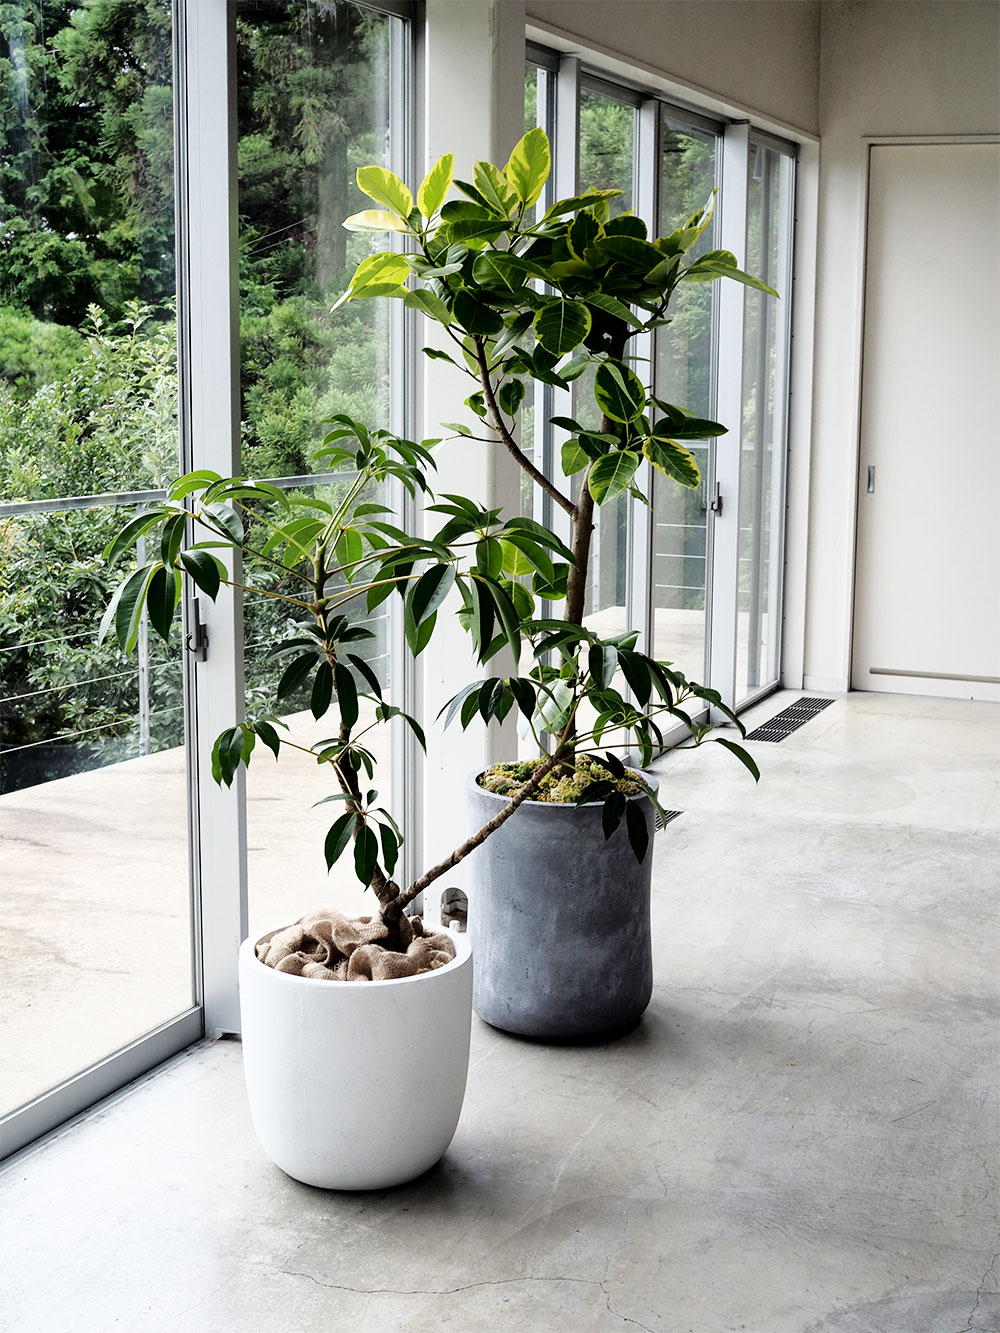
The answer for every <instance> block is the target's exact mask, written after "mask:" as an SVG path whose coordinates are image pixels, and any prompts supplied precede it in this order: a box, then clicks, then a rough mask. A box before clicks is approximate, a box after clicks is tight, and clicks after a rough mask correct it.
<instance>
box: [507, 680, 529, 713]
mask: <svg viewBox="0 0 1000 1333" xmlns="http://www.w3.org/2000/svg"><path fill="white" fill-rule="evenodd" d="M507 688H508V689H509V690H510V692H511V694H512V695H513V696H514V700H515V702H516V703H517V706H518V708H519V709H520V710H521V712H522V713H523V714H524V716H525V717H526V718H529V719H530V718H531V717H532V716H533V715H534V712H535V686H534V684H533V682H532V681H531V680H529V679H528V677H527V676H511V678H510V680H508V682H507Z"/></svg>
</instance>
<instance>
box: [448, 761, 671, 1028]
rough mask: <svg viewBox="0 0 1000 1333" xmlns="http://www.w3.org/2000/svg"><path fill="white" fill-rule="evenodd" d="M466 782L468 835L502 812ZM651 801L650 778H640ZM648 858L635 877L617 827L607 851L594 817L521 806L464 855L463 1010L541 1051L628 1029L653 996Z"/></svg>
mask: <svg viewBox="0 0 1000 1333" xmlns="http://www.w3.org/2000/svg"><path fill="white" fill-rule="evenodd" d="M476 776H477V775H475V774H472V775H470V777H468V778H467V779H466V803H467V810H468V815H469V826H470V829H475V828H480V827H481V826H482V825H483V824H485V823H486V822H487V820H489V819H492V818H493V816H494V815H496V814H497V812H498V811H499V810H501V809H502V808H503V806H504V805H505V804H506V802H505V800H504V798H503V797H502V796H496V795H494V794H493V793H492V792H488V791H484V790H483V788H482V787H480V786H479V784H478V783H477V781H476ZM648 781H649V783H650V786H651V787H652V788H653V791H654V793H655V792H656V790H657V783H656V779H655V778H648ZM631 799H632V800H635V801H638V802H640V804H641V806H642V809H643V813H644V815H645V817H646V823H647V827H648V829H649V837H650V847H649V850H648V851H647V853H646V858H645V860H644V861H643V864H642V865H641V866H640V865H639V864H638V862H637V861H636V859H635V856H634V854H633V852H632V849H631V847H630V846H629V844H628V838H627V837H626V834H625V827H624V823H623V824H622V825H621V826H620V827H619V829H618V830H617V832H616V833H614V834H613V835H612V837H611V839H610V840H609V841H608V842H605V840H604V832H603V830H602V828H601V806H600V805H585V806H579V807H577V806H570V805H553V804H549V803H547V802H544V801H525V803H524V805H522V806H521V808H520V809H519V810H518V811H517V812H516V813H515V814H514V815H513V816H512V817H511V818H510V819H509V820H508V821H507V822H506V824H504V825H503V826H502V827H501V828H500V829H498V830H497V832H496V833H494V834H492V835H491V836H490V837H489V838H487V839H486V841H485V842H484V843H483V845H482V846H481V847H479V848H478V849H477V850H476V851H475V852H474V853H473V855H472V857H471V861H470V888H469V935H470V939H471V942H472V952H473V957H474V959H475V982H474V990H473V1008H474V1009H475V1011H476V1013H477V1014H478V1015H479V1017H480V1018H482V1019H484V1020H485V1021H486V1022H487V1023H490V1024H491V1025H492V1026H493V1027H497V1028H502V1029H503V1030H504V1031H505V1032H515V1033H518V1034H520V1035H521V1036H527V1037H542V1038H547V1039H549V1040H567V1039H571V1038H580V1037H589V1036H596V1035H598V1034H600V1033H603V1032H610V1031H611V1030H613V1029H615V1028H620V1027H624V1026H626V1025H628V1024H629V1023H633V1022H635V1021H636V1020H637V1019H638V1018H639V1017H640V1015H641V1014H642V1013H643V1012H644V1011H645V1009H646V1006H647V1005H648V1004H649V998H650V995H651V994H652V990H653V957H652V946H651V942H650V929H649V885H650V876H651V873H652V864H653V845H652V844H653V806H652V804H651V802H650V801H649V800H648V798H647V797H645V796H636V797H632V798H631Z"/></svg>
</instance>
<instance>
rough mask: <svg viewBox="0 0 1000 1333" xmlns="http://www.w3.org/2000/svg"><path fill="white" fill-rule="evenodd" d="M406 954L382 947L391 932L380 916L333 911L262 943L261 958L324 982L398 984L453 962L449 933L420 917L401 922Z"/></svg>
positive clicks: (270, 964) (315, 914)
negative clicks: (432, 928) (428, 925)
mask: <svg viewBox="0 0 1000 1333" xmlns="http://www.w3.org/2000/svg"><path fill="white" fill-rule="evenodd" d="M400 934H401V937H402V943H404V944H405V945H406V951H405V953H403V952H399V951H398V950H395V949H387V948H385V946H384V945H382V944H380V943H379V941H380V940H384V939H385V938H386V936H387V935H388V931H387V930H386V928H385V926H384V925H383V923H382V921H381V920H380V919H379V918H378V917H374V918H373V917H369V916H361V917H347V916H344V915H343V914H342V913H341V912H337V911H335V910H334V909H332V908H330V909H328V910H325V911H319V912H312V913H310V914H309V915H307V916H304V917H302V918H301V919H300V920H299V921H296V922H295V924H294V925H291V926H286V927H285V929H284V930H277V931H275V932H274V934H273V935H272V936H271V938H270V939H268V940H261V941H259V943H258V944H257V957H258V958H259V959H260V961H261V962H262V963H265V964H266V965H267V966H268V967H273V968H275V969H276V970H277V971H278V972H291V973H292V975H293V976H297V977H315V978H318V979H319V980H320V981H393V980H396V979H397V978H399V977H414V976H416V975H417V974H418V973H420V972H433V971H434V970H435V969H436V968H439V967H443V966H444V965H445V963H450V962H451V960H452V959H453V958H454V957H455V946H454V944H453V943H452V941H451V939H450V938H449V936H448V934H447V932H444V931H440V932H439V931H429V930H425V929H424V923H423V921H422V920H421V919H420V917H418V916H414V917H406V916H404V917H403V918H402V920H401V921H400Z"/></svg>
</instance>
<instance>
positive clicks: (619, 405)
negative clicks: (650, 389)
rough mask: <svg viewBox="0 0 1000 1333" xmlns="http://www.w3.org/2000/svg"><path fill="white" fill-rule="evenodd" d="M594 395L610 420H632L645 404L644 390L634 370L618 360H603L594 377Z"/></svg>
mask: <svg viewBox="0 0 1000 1333" xmlns="http://www.w3.org/2000/svg"><path fill="white" fill-rule="evenodd" d="M594 397H595V398H596V399H597V405H598V407H599V408H600V409H601V411H602V412H603V413H604V415H605V416H606V417H610V418H611V420H612V421H623V422H626V421H634V420H635V419H636V417H637V416H638V415H639V414H640V413H641V412H642V409H643V408H644V407H645V406H646V391H645V389H644V388H643V387H642V381H641V380H640V379H639V377H638V375H636V374H635V372H634V371H631V370H629V368H628V366H626V365H623V364H622V362H620V361H605V362H604V364H603V365H601V366H600V367H599V368H598V371H597V374H596V376H595V377H594Z"/></svg>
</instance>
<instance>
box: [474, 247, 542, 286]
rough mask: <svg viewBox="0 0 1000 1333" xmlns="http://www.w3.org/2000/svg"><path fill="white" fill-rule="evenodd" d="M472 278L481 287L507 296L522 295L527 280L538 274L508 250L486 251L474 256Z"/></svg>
mask: <svg viewBox="0 0 1000 1333" xmlns="http://www.w3.org/2000/svg"><path fill="white" fill-rule="evenodd" d="M472 276H473V278H474V279H475V281H476V282H478V283H479V285H480V286H481V287H492V288H494V289H495V290H497V291H502V292H506V293H507V294H508V296H509V295H510V294H511V293H516V294H519V295H520V294H523V293H524V288H525V284H526V283H527V281H528V279H529V278H531V277H536V276H538V274H537V273H536V272H535V269H534V266H533V265H531V264H528V263H526V262H525V260H523V259H519V258H518V256H517V255H512V254H511V253H510V251H509V250H486V251H484V252H483V253H482V254H481V255H477V256H476V258H475V261H474V263H473V265H472Z"/></svg>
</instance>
